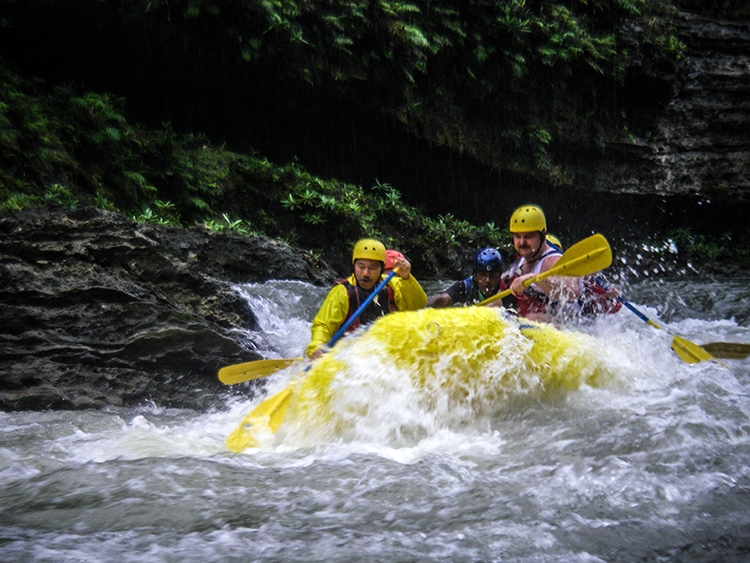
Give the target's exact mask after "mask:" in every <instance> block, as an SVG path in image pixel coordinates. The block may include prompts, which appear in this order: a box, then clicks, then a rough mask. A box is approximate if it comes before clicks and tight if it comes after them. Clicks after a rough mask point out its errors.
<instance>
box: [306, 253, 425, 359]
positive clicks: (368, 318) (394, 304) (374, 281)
mask: <svg viewBox="0 0 750 563" xmlns="http://www.w3.org/2000/svg"><path fill="white" fill-rule="evenodd" d="M385 262H386V254H385V246H383V243H381V242H380V241H377V240H374V239H362V240H360V241H358V242H357V244H355V245H354V251H353V252H352V266H353V267H354V273H353V274H352V275H351V276H349V277H348V278H347V279H344V280H341V281H339V282H338V283H337V284H336V285H335V286H334V287H333V288H332V289H331V290H330V291H329V292H328V295H327V296H326V298H325V300H324V301H323V304H322V305H321V306H320V309H319V310H318V313H317V314H316V315H315V318H314V319H313V323H312V327H311V329H310V332H311V340H310V344H309V345H308V346H307V355H308V356H309V357H310V359H312V360H315V359H317V358H319V357H320V355H321V354H323V351H324V348H325V346H326V344H328V342H329V341H330V340H331V338H332V337H333V335H334V334H335V333H336V331H337V330H339V328H340V327H341V326H342V325H343V324H344V323H345V322H346V321H347V320H348V319H349V318H350V317H351V316H352V315H353V314H354V312H355V311H356V310H357V309H359V306H360V305H361V304H362V303H364V302H365V301H366V300H367V298H368V297H369V296H370V295H371V294H372V291H373V290H374V289H375V288H376V287H377V286H378V284H379V283H380V281H381V279H383V276H384V274H383V270H384V268H385ZM393 266H394V267H395V268H396V273H397V275H395V276H393V278H391V280H390V281H389V282H388V284H387V285H386V286H385V287H384V288H383V289H382V290H381V291H380V292H379V293H378V295H376V296H375V298H374V299H373V300H372V301H371V302H370V304H369V305H368V306H367V307H366V308H365V309H364V310H363V311H362V312H361V313H360V314H359V317H358V318H357V319H356V320H354V321H353V322H352V324H351V325H350V326H349V327H348V331H352V330H354V329H356V328H357V327H358V326H359V325H364V324H368V323H371V322H372V321H374V320H375V319H377V318H378V317H381V316H383V315H387V314H388V313H391V312H393V311H415V310H417V309H421V308H422V307H424V306H425V304H426V303H427V294H425V292H424V290H423V289H422V286H421V285H419V282H418V281H417V280H416V279H415V278H414V276H412V275H411V264H410V263H409V261H408V260H407V259H406V258H404V257H401V258H396V259H395V260H394V261H393Z"/></svg>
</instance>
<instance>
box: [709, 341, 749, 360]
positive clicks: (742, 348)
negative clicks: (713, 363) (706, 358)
mask: <svg viewBox="0 0 750 563" xmlns="http://www.w3.org/2000/svg"><path fill="white" fill-rule="evenodd" d="M701 348H703V349H704V350H705V351H706V352H708V353H709V354H712V355H713V356H714V357H715V358H727V359H730V360H744V359H745V358H747V357H748V356H750V344H742V343H741V342H709V343H708V344H702V345H701Z"/></svg>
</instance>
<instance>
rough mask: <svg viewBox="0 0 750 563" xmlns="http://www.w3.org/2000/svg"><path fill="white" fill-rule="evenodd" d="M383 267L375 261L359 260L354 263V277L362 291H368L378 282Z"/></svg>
mask: <svg viewBox="0 0 750 563" xmlns="http://www.w3.org/2000/svg"><path fill="white" fill-rule="evenodd" d="M382 268H383V265H382V263H381V262H378V261H377V260H367V259H365V258H359V259H357V260H355V262H354V277H355V278H357V283H358V284H359V286H360V287H361V288H362V289H365V290H367V291H370V290H371V289H372V288H374V287H375V284H377V283H378V280H380V274H381V273H382Z"/></svg>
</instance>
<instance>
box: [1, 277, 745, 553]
mask: <svg viewBox="0 0 750 563" xmlns="http://www.w3.org/2000/svg"><path fill="white" fill-rule="evenodd" d="M441 287H442V285H439V286H438V285H435V286H434V287H431V286H427V289H428V293H434V292H435V291H437V290H439V288H441ZM746 287H747V280H724V281H721V280H720V281H703V280H689V279H685V278H680V279H679V280H676V281H663V282H660V283H654V282H649V283H641V284H635V285H632V286H626V289H627V291H624V293H625V295H626V297H627V298H628V299H629V300H631V301H633V302H635V303H636V304H637V305H638V307H639V309H641V310H643V311H644V312H646V313H647V314H648V315H649V316H651V317H652V318H655V319H659V320H661V321H663V322H664V323H669V325H668V326H666V328H668V329H669V330H670V331H672V332H673V333H676V334H680V335H682V336H684V337H685V338H688V339H690V340H691V341H693V342H696V343H705V342H712V341H736V342H744V343H748V342H750V326H748V305H747V299H746ZM238 290H239V291H240V292H241V294H242V295H244V296H245V298H246V299H248V301H249V302H250V305H251V307H252V308H253V310H254V311H255V313H256V315H257V316H258V320H259V322H260V327H261V331H260V332H257V333H248V334H247V338H248V339H249V340H252V341H253V342H254V343H255V344H256V346H257V347H258V348H259V349H260V350H261V351H262V352H263V353H264V355H266V356H268V357H296V356H299V355H300V354H301V352H302V350H303V348H304V346H305V344H306V343H307V340H308V337H309V334H308V330H309V322H310V319H311V318H312V315H313V314H314V312H315V310H316V308H317V306H318V304H319V303H320V301H321V299H322V297H323V295H324V293H325V289H321V288H316V287H313V286H310V285H307V284H302V283H298V282H281V281H279V282H267V283H265V284H248V285H244V286H241V287H239V288H238ZM649 304H658V306H649ZM425 320H426V324H424V325H423V326H419V327H416V328H415V329H414V330H413V331H412V332H411V333H403V334H397V335H394V340H393V341H389V340H388V337H387V336H386V335H384V334H382V333H378V331H377V330H375V329H376V328H377V326H378V325H375V326H373V327H372V328H373V329H374V330H373V331H372V334H369V332H365V333H364V334H362V335H358V336H355V337H354V338H347V339H344V340H342V341H341V342H340V343H339V345H337V347H336V349H335V350H334V352H332V353H331V354H330V357H329V358H328V359H326V361H328V362H338V363H340V364H342V365H343V366H344V369H343V371H341V372H340V371H339V370H338V369H334V368H331V369H330V373H328V376H330V377H329V378H328V379H329V388H328V389H329V390H330V392H331V395H330V396H331V397H333V398H331V399H329V400H328V401H327V402H326V403H325V404H326V408H325V409H323V410H322V411H319V412H313V414H312V415H311V414H310V411H309V410H305V411H304V413H307V414H304V415H303V411H299V410H298V411H295V408H296V407H293V406H292V405H290V410H289V411H288V419H286V420H285V422H284V424H282V426H281V427H280V428H279V431H278V433H277V434H275V435H269V436H267V437H266V439H265V440H264V441H262V443H261V444H260V447H257V448H250V449H248V450H246V451H245V452H243V453H241V454H233V453H231V452H230V451H229V450H228V449H227V447H226V445H225V440H226V438H227V436H228V435H229V433H230V432H231V431H232V430H233V429H234V428H235V427H236V426H237V425H238V424H239V422H240V420H242V418H243V417H244V416H245V415H246V414H247V413H248V412H249V411H250V410H251V409H252V408H253V407H254V406H255V405H257V404H258V403H259V402H260V401H261V400H262V399H263V397H257V398H255V399H252V400H250V399H248V398H247V397H242V398H240V397H234V398H232V399H229V400H228V403H227V406H226V409H224V410H221V411H217V412H211V413H207V414H206V413H198V412H193V411H189V410H165V409H156V408H147V407H144V408H139V409H122V410H118V409H109V410H106V411H83V412H72V411H55V412H42V413H36V412H34V413H32V412H22V413H2V414H0V427H2V429H3V433H2V443H0V460H1V461H2V464H1V465H0V479H1V481H0V482H1V484H2V492H0V497H1V498H2V502H0V526H1V528H0V529H1V530H2V536H0V537H2V540H1V541H0V558H1V559H2V561H6V562H14V561H19V562H20V561H49V562H52V561H54V562H61V561H62V562H65V561H71V562H72V561H113V560H120V561H125V562H131V561H132V562H141V561H142V562H149V563H150V562H153V561H178V560H179V561H181V562H188V561H196V562H197V561H200V562H205V561H222V562H224V561H326V562H331V561H334V562H335V561H341V562H353V561H446V562H447V561H451V562H455V561H472V562H473V561H524V562H526V561H582V562H583V561H585V562H591V561H608V562H609V561H634V560H646V561H668V560H674V561H709V560H717V561H718V560H721V561H741V560H744V559H745V558H746V557H747V555H748V553H750V531H748V530H750V509H748V506H750V401H748V393H749V392H750V377H748V376H749V375H750V359H745V360H723V363H724V364H725V366H726V367H724V366H723V365H721V364H718V363H716V362H702V363H700V364H695V365H688V364H686V363H684V362H682V361H681V360H680V359H679V358H678V357H677V356H676V355H675V354H674V352H673V351H672V350H671V349H670V339H671V336H670V333H669V332H668V331H666V330H661V331H659V330H656V329H654V328H652V327H650V326H648V325H647V324H646V323H644V322H642V321H641V320H640V319H638V318H637V317H636V316H634V315H632V314H631V313H630V312H628V311H627V310H625V309H623V310H622V311H621V312H619V313H617V314H616V315H610V316H604V317H600V318H599V319H598V320H597V321H596V322H595V323H593V324H592V325H590V326H586V327H582V328H580V329H579V330H578V331H577V332H576V333H575V334H571V335H568V336H566V337H565V339H568V340H565V342H568V343H569V345H568V346H567V348H568V350H567V352H563V351H562V350H558V352H557V355H555V357H549V358H548V361H545V360H544V358H543V357H542V356H540V357H538V358H536V359H535V360H534V362H535V363H534V364H533V365H531V364H528V363H526V362H528V361H529V360H528V357H529V349H528V347H529V346H530V345H531V344H530V340H529V339H528V338H527V337H525V336H523V334H522V333H521V332H519V331H518V330H515V329H514V331H509V332H507V333H506V332H504V333H503V335H504V336H503V337H502V338H504V339H505V340H503V343H502V346H500V347H499V353H500V356H501V357H500V358H499V359H498V360H497V361H496V362H495V363H493V362H492V361H491V360H489V359H487V361H485V362H484V363H481V369H478V370H477V371H476V373H475V372H472V371H471V369H472V368H471V365H472V364H471V361H470V360H472V359H477V358H479V357H480V356H481V350H482V346H485V345H489V344H487V342H489V340H488V341H487V342H485V340H484V337H485V333H487V332H488V331H489V329H488V328H487V322H488V320H487V319H483V323H484V324H482V325H481V326H478V327H474V328H461V329H460V330H459V331H458V332H457V333H456V334H457V335H459V336H456V337H452V338H450V339H449V340H448V341H447V342H448V343H449V344H450V346H449V348H450V347H451V346H452V348H451V349H450V350H447V349H446V346H447V345H446V344H445V342H446V341H441V340H439V339H440V338H442V337H443V336H444V335H445V332H443V333H442V335H439V334H438V333H439V332H440V331H446V330H447V327H446V325H445V321H443V324H442V325H441V324H440V322H437V323H436V324H430V323H431V322H433V321H435V319H434V318H429V319H425ZM489 322H491V321H489ZM474 330H475V331H476V333H472V331H474ZM431 331H432V332H431ZM421 333H423V334H422V336H421V337H420V338H422V346H423V348H424V349H425V350H426V349H427V348H429V346H430V345H431V343H433V344H434V343H435V342H438V341H439V342H442V346H443V348H442V350H437V351H434V350H433V352H434V353H433V354H432V355H431V356H429V357H427V356H425V355H424V354H422V355H420V354H419V353H418V352H419V350H411V352H409V348H410V346H409V344H410V342H411V341H410V340H409V339H410V338H416V337H417V335H418V334H421ZM359 341H361V342H359ZM364 343H367V345H368V352H367V353H364V352H363V349H362V346H363V345H364ZM339 346H340V349H339ZM524 347H526V349H524ZM411 348H414V346H411ZM467 349H469V350H470V351H469V352H467V351H466V350H467ZM543 349H544V350H546V348H543ZM457 351H461V352H462V353H460V354H459V353H457ZM562 353H567V354H568V355H569V363H568V364H566V366H568V367H567V368H566V370H569V368H570V366H571V365H577V366H578V368H577V369H578V370H579V375H580V374H582V373H583V372H584V371H586V370H592V371H591V373H590V374H588V375H591V374H595V377H593V378H592V377H588V376H585V377H584V376H581V377H574V378H573V379H572V380H570V378H568V379H566V381H567V383H566V384H564V385H561V384H556V383H555V382H556V381H557V382H558V383H559V381H558V380H554V379H545V374H547V373H549V374H554V373H557V372H558V371H559V370H558V368H557V367H555V366H556V363H555V362H560V361H561V360H560V358H559V357H558V356H559V354H562ZM415 358H416V359H418V360H419V361H420V362H422V364H421V365H422V366H423V367H424V366H428V367H429V369H427V368H424V369H427V371H424V370H423V371H424V373H430V374H432V376H433V377H432V378H431V379H430V380H419V378H417V380H415V378H414V377H413V375H414V372H415V371H416V370H415V369H410V367H409V365H410V364H409V362H412V361H415ZM472 361H473V360H472ZM477 361H478V360H477ZM482 361H484V360H482ZM575 361H578V362H579V364H571V363H570V362H575ZM321 365H322V366H323V367H320V368H316V369H317V370H318V371H320V372H321V373H322V372H324V371H326V370H325V369H324V367H325V366H324V365H323V364H321ZM304 366H306V364H305V363H302V364H300V365H298V366H292V367H290V368H287V369H285V370H283V371H281V372H279V373H277V374H275V375H273V376H271V377H269V378H268V380H267V385H266V389H265V391H264V392H265V393H268V394H271V393H274V392H276V391H279V390H282V389H284V388H286V387H287V386H288V385H289V384H290V383H291V382H293V381H296V380H300V379H299V378H300V371H301V370H302V369H304ZM592 366H593V367H592ZM420 369H423V368H420ZM545 370H546V371H545ZM314 371H315V370H310V372H311V373H313V372H314ZM420 373H421V372H420ZM571 373H572V372H571ZM467 374H470V375H471V377H470V378H469V379H467ZM584 375H585V374H584ZM300 381H303V380H300ZM571 382H572V383H571ZM298 385H300V388H303V387H302V383H299V384H298ZM295 389H296V387H295ZM264 396H268V395H264Z"/></svg>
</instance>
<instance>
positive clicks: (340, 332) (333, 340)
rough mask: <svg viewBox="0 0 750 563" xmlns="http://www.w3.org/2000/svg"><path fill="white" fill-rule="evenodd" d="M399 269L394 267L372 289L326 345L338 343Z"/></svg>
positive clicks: (329, 346) (331, 345)
mask: <svg viewBox="0 0 750 563" xmlns="http://www.w3.org/2000/svg"><path fill="white" fill-rule="evenodd" d="M396 271H397V269H394V270H392V271H391V273H390V274H388V275H387V276H386V277H385V279H384V280H383V281H381V282H380V283H379V284H378V286H377V287H376V288H375V289H373V290H372V293H370V295H368V296H367V299H365V300H364V301H363V302H362V304H361V305H360V306H359V307H358V308H357V310H356V311H354V313H353V314H352V316H351V317H349V318H348V319H347V320H346V322H345V323H344V324H342V325H341V327H340V328H339V329H338V330H337V331H336V334H334V335H333V336H332V337H331V340H329V341H328V344H326V346H327V347H328V348H333V345H334V344H336V342H337V341H338V339H339V338H341V336H342V335H343V334H344V333H345V332H346V329H347V328H349V327H350V326H351V324H352V323H353V322H354V321H355V320H357V318H358V317H359V316H360V315H361V314H362V311H364V310H365V308H366V307H367V306H368V305H369V304H370V302H371V301H372V300H373V299H375V297H377V295H378V293H380V291H381V290H382V289H383V288H384V287H385V286H386V285H387V284H388V282H389V281H391V278H392V277H393V276H395V275H396Z"/></svg>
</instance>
